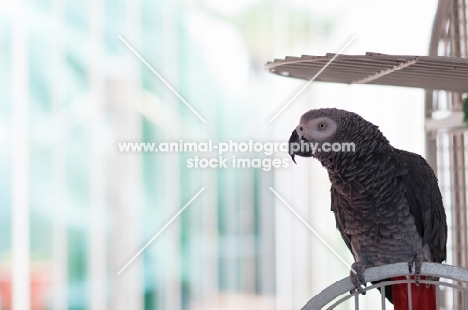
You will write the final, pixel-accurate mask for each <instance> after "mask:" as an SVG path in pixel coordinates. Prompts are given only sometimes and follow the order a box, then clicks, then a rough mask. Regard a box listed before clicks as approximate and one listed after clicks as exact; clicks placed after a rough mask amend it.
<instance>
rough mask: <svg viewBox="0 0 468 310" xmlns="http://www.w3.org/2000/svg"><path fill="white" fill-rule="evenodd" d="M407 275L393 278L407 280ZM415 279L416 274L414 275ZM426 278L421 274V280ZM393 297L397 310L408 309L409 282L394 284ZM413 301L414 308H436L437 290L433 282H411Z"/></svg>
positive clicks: (425, 309) (432, 309)
mask: <svg viewBox="0 0 468 310" xmlns="http://www.w3.org/2000/svg"><path fill="white" fill-rule="evenodd" d="M405 279H406V277H396V278H392V280H405ZM412 279H414V276H412ZM424 279H426V277H425V276H421V280H424ZM392 299H393V306H394V309H395V310H408V284H407V283H402V284H394V285H392ZM411 301H412V304H413V310H436V291H435V286H434V285H433V284H431V285H426V284H425V283H420V284H419V285H416V283H411Z"/></svg>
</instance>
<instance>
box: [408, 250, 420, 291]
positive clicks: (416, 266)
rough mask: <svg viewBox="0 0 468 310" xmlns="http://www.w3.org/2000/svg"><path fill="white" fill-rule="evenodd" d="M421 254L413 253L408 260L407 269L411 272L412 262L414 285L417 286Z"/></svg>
mask: <svg viewBox="0 0 468 310" xmlns="http://www.w3.org/2000/svg"><path fill="white" fill-rule="evenodd" d="M423 257H424V256H423V255H415V257H411V258H410V259H409V260H408V269H409V273H413V264H414V282H415V283H416V286H419V280H420V279H421V268H422V263H423V259H424V258H423Z"/></svg>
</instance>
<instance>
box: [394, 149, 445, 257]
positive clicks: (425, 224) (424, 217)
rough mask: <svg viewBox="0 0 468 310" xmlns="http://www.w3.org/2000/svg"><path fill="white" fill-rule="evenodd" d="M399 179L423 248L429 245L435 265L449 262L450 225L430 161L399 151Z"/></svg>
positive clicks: (397, 152)
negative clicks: (448, 228)
mask: <svg viewBox="0 0 468 310" xmlns="http://www.w3.org/2000/svg"><path fill="white" fill-rule="evenodd" d="M395 158H396V161H397V165H398V166H400V167H401V168H403V169H395V170H396V171H398V173H397V175H396V177H397V179H399V180H400V181H401V182H403V185H404V186H403V188H404V189H405V195H406V199H407V201H408V204H409V208H410V212H411V214H412V215H413V216H414V219H415V224H416V228H417V231H418V233H419V235H420V236H421V237H422V239H423V246H424V245H426V244H428V245H429V248H430V250H431V255H432V259H433V261H434V262H438V263H440V262H442V261H444V260H445V258H446V252H447V251H446V243H447V222H446V216H445V211H444V206H443V203H442V195H441V193H440V190H439V186H438V184H437V178H436V176H435V174H434V172H433V170H432V168H431V167H430V166H429V164H428V163H427V162H426V160H425V159H424V158H423V157H421V156H419V155H417V154H414V153H410V152H406V151H402V150H396V157H395Z"/></svg>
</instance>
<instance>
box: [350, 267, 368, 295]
mask: <svg viewBox="0 0 468 310" xmlns="http://www.w3.org/2000/svg"><path fill="white" fill-rule="evenodd" d="M351 269H352V270H351V271H350V273H349V274H350V278H351V282H352V283H353V285H354V290H352V291H351V292H350V293H351V294H352V293H354V292H358V293H359V294H362V295H366V292H364V290H363V287H366V286H367V285H366V279H365V278H364V269H366V267H364V265H363V264H362V263H361V262H354V263H353V264H352V265H351Z"/></svg>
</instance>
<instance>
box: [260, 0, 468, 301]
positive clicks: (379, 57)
mask: <svg viewBox="0 0 468 310" xmlns="http://www.w3.org/2000/svg"><path fill="white" fill-rule="evenodd" d="M467 14H468V11H467V7H466V2H465V1H464V0H439V4H438V9H437V12H436V16H435V20H434V24H433V30H432V36H431V41H430V46H429V56H408V55H386V54H380V53H366V55H336V54H327V55H325V56H310V55H304V56H302V57H286V58H285V59H276V60H274V61H272V62H268V63H267V64H266V69H267V70H269V71H270V72H271V73H274V74H277V75H281V76H287V77H293V78H300V79H305V80H311V79H314V80H315V81H322V82H335V83H346V84H377V85H393V86H405V87H418V88H423V89H425V91H426V99H425V113H426V115H425V116H426V122H425V131H426V159H427V160H428V162H429V164H430V165H431V166H432V168H433V169H434V171H436V173H437V176H438V179H439V186H440V189H441V192H442V195H443V197H444V206H445V209H446V212H447V222H448V223H447V224H448V227H449V228H448V229H449V231H448V235H449V241H448V244H447V251H448V253H447V257H448V259H447V262H448V263H449V264H452V265H454V266H457V267H462V268H468V237H467V235H468V233H467V231H468V229H467V201H466V193H467V186H466V185H467V184H466V175H467V173H468V171H467V169H466V167H465V162H466V160H467V155H468V149H466V148H465V145H467V144H468V140H467V139H468V135H467V130H466V124H464V115H465V114H464V110H465V111H466V112H467V114H468V100H467V103H466V106H465V109H464V104H463V100H464V99H466V97H468V96H467V94H468V57H467V56H468V22H467ZM324 67H325V70H323V68H324ZM446 267H448V266H444V267H441V270H440V272H441V274H439V276H440V277H441V279H443V278H446V279H451V280H453V281H454V282H453V283H452V284H451V285H442V286H438V288H439V287H440V290H439V291H438V292H439V293H438V296H442V297H441V298H439V305H440V307H441V309H446V307H450V308H451V309H468V298H467V295H466V287H468V286H467V285H466V282H467V281H466V274H467V273H468V270H466V269H459V271H460V272H461V273H464V275H463V277H461V278H454V277H450V276H449V274H443V273H444V272H449V270H448V269H447V268H446ZM462 278H463V279H462ZM382 279H383V278H382ZM386 284H387V285H388V284H390V283H386ZM448 288H450V289H448ZM325 291H327V289H326V290H324V292H322V294H323V293H325ZM327 292H328V293H327V294H329V293H330V291H327ZM320 296H322V297H320ZM323 297H324V296H323V295H321V294H319V295H318V296H316V297H314V298H315V299H312V300H317V299H320V298H323ZM335 297H336V296H335ZM356 298H357V297H356ZM312 300H311V301H312ZM317 305H318V304H316V303H312V304H311V303H310V302H309V304H308V306H306V307H305V308H304V309H307V310H311V309H322V308H321V307H318V306H317ZM323 305H325V304H323ZM447 309H448V308H447Z"/></svg>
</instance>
